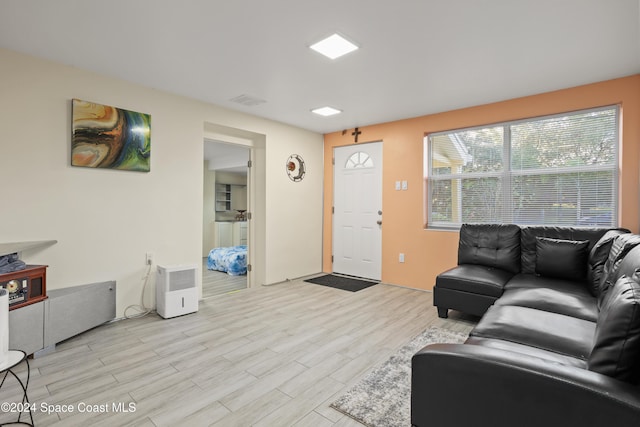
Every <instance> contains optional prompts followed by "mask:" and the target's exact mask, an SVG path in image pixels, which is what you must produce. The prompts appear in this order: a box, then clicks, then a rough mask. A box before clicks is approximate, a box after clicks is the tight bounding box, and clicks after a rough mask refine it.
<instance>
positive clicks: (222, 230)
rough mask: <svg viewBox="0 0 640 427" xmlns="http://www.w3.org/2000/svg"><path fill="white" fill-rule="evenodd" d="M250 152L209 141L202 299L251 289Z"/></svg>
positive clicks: (204, 177) (226, 143)
mask: <svg viewBox="0 0 640 427" xmlns="http://www.w3.org/2000/svg"><path fill="white" fill-rule="evenodd" d="M250 159H251V148H250V147H248V146H245V145H241V144H234V143H230V142H227V141H223V140H217V139H208V138H205V140H204V174H203V175H204V176H203V235H202V297H203V298H209V297H212V296H216V295H221V294H226V293H229V292H235V291H239V290H242V289H246V288H247V287H248V274H247V273H248V272H247V269H248V268H249V269H250V268H251V267H250V266H249V256H248V246H249V221H247V219H248V218H247V217H248V212H249V203H250V202H249V195H250V183H251V179H250V167H249V161H250Z"/></svg>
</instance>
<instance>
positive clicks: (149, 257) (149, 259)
mask: <svg viewBox="0 0 640 427" xmlns="http://www.w3.org/2000/svg"><path fill="white" fill-rule="evenodd" d="M145 263H146V264H147V265H151V264H153V252H147V257H146V260H145Z"/></svg>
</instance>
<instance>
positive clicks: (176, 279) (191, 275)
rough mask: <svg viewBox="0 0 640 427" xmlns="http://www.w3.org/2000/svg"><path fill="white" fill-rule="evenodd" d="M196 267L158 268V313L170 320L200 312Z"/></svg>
mask: <svg viewBox="0 0 640 427" xmlns="http://www.w3.org/2000/svg"><path fill="white" fill-rule="evenodd" d="M197 274H198V267H197V266H196V265H179V266H173V267H163V266H160V265H159V266H158V274H157V276H156V311H157V312H158V314H159V315H160V316H161V317H163V318H165V319H169V318H172V317H176V316H182V315H184V314H189V313H194V312H196V311H198V288H197V287H196V275H197Z"/></svg>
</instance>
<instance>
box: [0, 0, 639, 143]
mask: <svg viewBox="0 0 640 427" xmlns="http://www.w3.org/2000/svg"><path fill="white" fill-rule="evenodd" d="M639 3H640V1H639V0H530V1H525V0H519V1H514V0H484V1H479V0H394V1H376V2H372V1H369V0H325V1H322V2H320V1H313V2H312V1H303V0H268V1H267V0H183V1H179V2H178V1H172V2H169V1H163V2H159V1H157V0H111V1H109V2H98V1H88V0H56V1H51V0H1V1H0V46H1V47H4V48H8V49H12V50H15V51H19V52H24V53H27V54H31V55H35V56H38V57H42V58H47V59H51V60H54V61H57V62H61V63H64V64H68V65H72V66H75V67H78V68H83V69H88V70H93V71H96V72H99V73H103V74H106V75H110V76H114V77H118V78H121V79H124V80H128V81H131V82H134V83H138V84H141V85H144V86H148V87H152V88H156V89H160V90H165V91H168V92H172V93H176V94H181V95H185V96H188V97H191V98H196V99H199V100H203V101H207V102H210V103H213V104H218V105H221V106H224V107H227V108H231V109H236V110H239V111H243V112H246V113H250V114H254V115H257V116H262V117H265V118H269V119H273V120H277V121H280V122H284V123H288V124H292V125H295V126H299V127H302V128H305V129H309V130H312V131H316V132H321V133H327V132H332V131H338V130H343V129H351V128H353V127H356V126H364V125H367V124H373V123H381V122H385V121H391V120H397V119H402V118H408V117H415V116H420V115H425V114H430V113H435V112H442V111H447V110H451V109H456V108H461V107H466V106H472V105H479V104H484V103H489V102H494V101H499V100H504V99H510V98H514V97H519V96H525V95H530V94H534V93H541V92H546V91H550V90H555V89H561V88H566V87H571V86H576V85H581V84H585V83H591V82H596V81H602V80H607V79H611V78H616V77H622V76H627V75H631V74H636V73H639V72H640V7H639ZM333 32H339V33H341V34H342V35H344V36H346V37H347V38H349V39H350V40H352V41H353V42H355V43H356V44H358V45H359V46H360V49H359V50H358V51H356V52H354V53H351V54H349V55H347V56H345V57H342V58H339V59H337V60H334V61H331V60H329V59H326V58H324V57H323V56H321V55H319V54H318V53H316V52H314V51H312V50H310V49H309V48H308V46H309V45H310V44H312V43H314V42H316V41H318V40H319V39H320V38H322V37H324V36H328V35H330V34H332V33H333ZM0 77H1V76H0ZM239 95H248V96H251V97H255V98H259V99H263V100H265V101H266V102H265V103H263V104H261V105H257V106H253V107H248V106H244V105H241V104H238V103H234V102H231V101H229V100H230V99H232V98H234V97H237V96H239ZM325 105H330V106H332V107H335V108H338V109H341V110H344V113H343V114H340V115H338V116H333V117H329V118H325V117H319V116H316V115H314V114H312V113H311V112H310V110H311V109H312V108H315V107H321V106H325Z"/></svg>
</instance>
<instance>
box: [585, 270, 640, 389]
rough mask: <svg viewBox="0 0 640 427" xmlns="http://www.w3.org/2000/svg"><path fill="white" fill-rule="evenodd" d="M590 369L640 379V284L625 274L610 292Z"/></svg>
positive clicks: (602, 310)
mask: <svg viewBox="0 0 640 427" xmlns="http://www.w3.org/2000/svg"><path fill="white" fill-rule="evenodd" d="M588 369H589V370H591V371H595V372H599V373H601V374H604V375H608V376H610V377H614V378H617V379H619V380H621V381H626V382H630V383H634V384H635V383H637V382H638V380H639V379H640V284H638V283H637V282H636V281H635V280H633V279H632V278H629V277H626V276H622V277H621V278H620V279H618V280H617V281H616V283H615V284H614V285H613V286H612V287H611V289H610V290H609V292H608V293H607V295H606V297H605V298H604V301H603V303H602V309H601V311H600V316H599V317H598V322H597V324H596V331H595V339H594V346H593V350H592V351H591V355H590V356H589V360H588Z"/></svg>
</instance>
